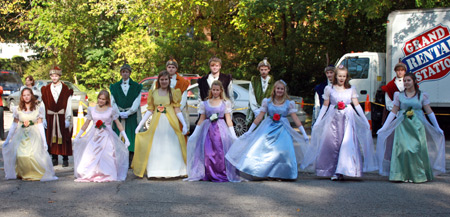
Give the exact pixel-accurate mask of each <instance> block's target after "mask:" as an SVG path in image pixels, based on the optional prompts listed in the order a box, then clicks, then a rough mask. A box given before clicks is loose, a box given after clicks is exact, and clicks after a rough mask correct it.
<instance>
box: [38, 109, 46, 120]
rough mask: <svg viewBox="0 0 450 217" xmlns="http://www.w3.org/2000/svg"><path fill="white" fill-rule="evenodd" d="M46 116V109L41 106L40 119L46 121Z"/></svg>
mask: <svg viewBox="0 0 450 217" xmlns="http://www.w3.org/2000/svg"><path fill="white" fill-rule="evenodd" d="M44 116H45V112H44V107H42V106H39V115H38V118H42V119H45V117H44Z"/></svg>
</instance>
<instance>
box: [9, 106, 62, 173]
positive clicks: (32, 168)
mask: <svg viewBox="0 0 450 217" xmlns="http://www.w3.org/2000/svg"><path fill="white" fill-rule="evenodd" d="M12 110H13V117H14V118H17V119H19V123H18V126H17V128H16V131H15V133H14V135H13V137H12V139H11V142H10V143H9V144H8V145H7V146H6V147H3V149H2V154H3V160H4V170H5V178H6V179H16V178H21V179H23V180H32V181H51V180H56V179H58V178H57V177H56V176H55V171H54V169H53V164H52V161H51V159H50V155H49V154H48V152H47V150H45V148H44V144H43V143H42V137H41V134H40V132H39V128H38V126H37V120H38V118H42V117H43V114H44V113H43V112H44V111H43V109H42V108H40V110H34V111H31V112H23V111H18V108H17V107H15V108H12ZM24 121H33V122H34V125H31V126H29V127H21V126H22V124H23V122H24Z"/></svg>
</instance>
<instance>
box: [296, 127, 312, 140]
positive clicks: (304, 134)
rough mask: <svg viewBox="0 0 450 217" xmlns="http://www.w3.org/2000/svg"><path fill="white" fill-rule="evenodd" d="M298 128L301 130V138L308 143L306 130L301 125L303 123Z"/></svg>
mask: <svg viewBox="0 0 450 217" xmlns="http://www.w3.org/2000/svg"><path fill="white" fill-rule="evenodd" d="M298 129H299V130H300V132H302V134H303V139H304V140H305V142H306V143H308V142H309V137H308V134H306V131H305V128H304V127H303V125H302V126H300V127H299V128H298Z"/></svg>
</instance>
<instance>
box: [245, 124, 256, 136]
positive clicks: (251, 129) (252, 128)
mask: <svg viewBox="0 0 450 217" xmlns="http://www.w3.org/2000/svg"><path fill="white" fill-rule="evenodd" d="M255 128H256V124H255V123H252V125H251V126H250V128H249V129H248V131H247V132H245V133H244V134H242V136H244V137H247V136H248V135H250V134H251V133H252V132H253V130H255Z"/></svg>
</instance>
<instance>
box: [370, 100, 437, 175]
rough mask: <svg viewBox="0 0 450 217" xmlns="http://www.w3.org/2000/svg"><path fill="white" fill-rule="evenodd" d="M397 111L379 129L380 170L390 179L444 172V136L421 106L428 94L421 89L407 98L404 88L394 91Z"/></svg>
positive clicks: (378, 152) (378, 155) (378, 154)
mask: <svg viewBox="0 0 450 217" xmlns="http://www.w3.org/2000/svg"><path fill="white" fill-rule="evenodd" d="M394 98H398V101H399V103H400V105H399V106H400V111H399V112H397V115H396V119H394V120H393V121H392V122H391V123H390V124H389V125H388V126H387V127H386V128H385V130H383V131H380V132H379V133H378V140H377V157H378V159H379V168H380V169H379V173H380V175H383V176H389V180H392V181H407V180H411V181H413V182H425V181H429V180H432V179H433V175H439V174H442V173H445V172H446V169H445V138H444V135H443V134H441V133H440V132H439V131H437V130H436V129H435V128H434V127H433V126H432V125H431V124H430V123H429V122H428V121H427V120H426V117H425V115H424V113H423V110H422V105H424V104H428V103H429V102H425V103H424V102H423V100H424V98H427V96H426V93H422V95H421V97H420V98H421V99H420V100H419V98H418V96H414V97H412V98H408V97H406V96H405V95H404V93H403V92H401V93H399V92H396V93H395V96H394ZM410 107H411V108H412V109H413V110H414V115H413V116H412V118H411V119H409V118H407V117H405V115H404V113H405V112H406V110H407V109H408V108H410ZM392 135H393V136H394V142H393V145H392V153H391V157H390V158H389V157H386V156H387V155H388V153H389V142H388V141H389V139H388V138H389V137H392Z"/></svg>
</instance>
